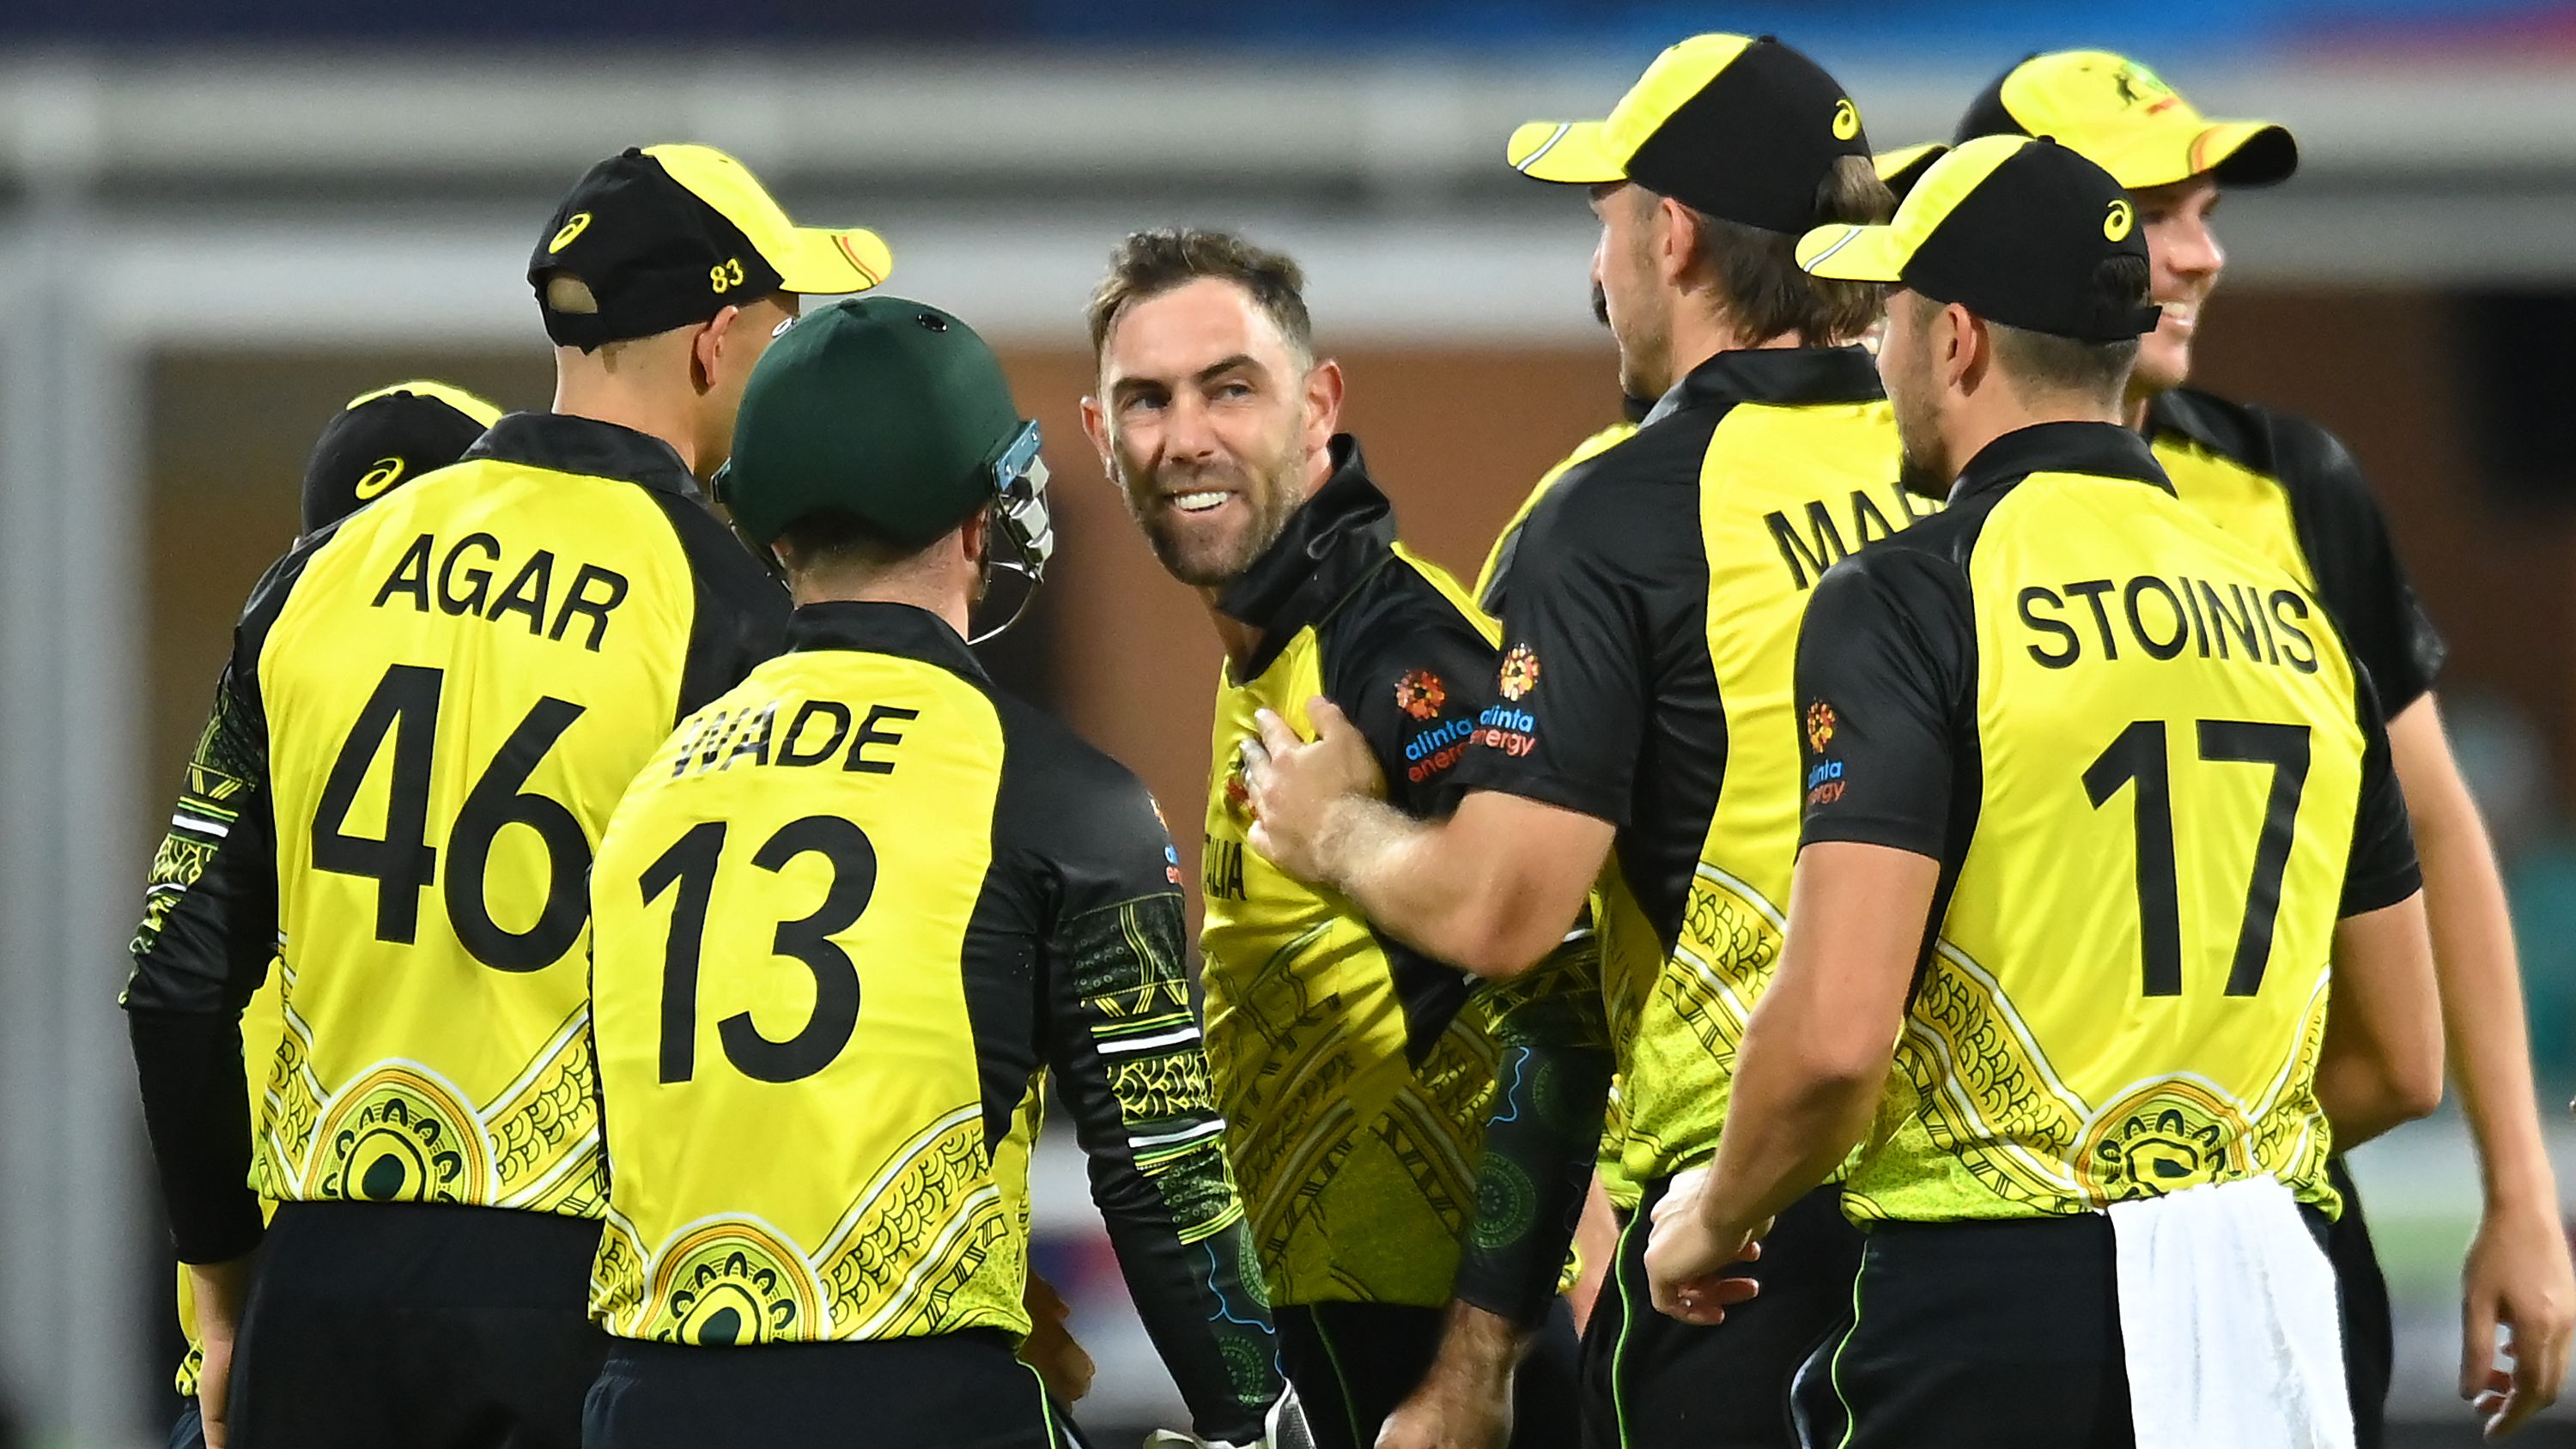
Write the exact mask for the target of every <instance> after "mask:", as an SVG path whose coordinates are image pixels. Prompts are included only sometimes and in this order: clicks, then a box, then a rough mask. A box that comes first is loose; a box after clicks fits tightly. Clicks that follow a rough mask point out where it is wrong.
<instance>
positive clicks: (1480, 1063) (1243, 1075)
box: [1199, 436, 1600, 1311]
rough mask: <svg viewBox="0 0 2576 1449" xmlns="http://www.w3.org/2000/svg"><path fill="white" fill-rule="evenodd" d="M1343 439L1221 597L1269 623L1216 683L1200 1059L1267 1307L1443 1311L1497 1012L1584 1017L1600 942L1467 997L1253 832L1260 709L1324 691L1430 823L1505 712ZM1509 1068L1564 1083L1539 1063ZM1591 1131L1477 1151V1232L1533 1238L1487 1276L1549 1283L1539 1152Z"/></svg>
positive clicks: (1550, 1185)
mask: <svg viewBox="0 0 2576 1449" xmlns="http://www.w3.org/2000/svg"><path fill="white" fill-rule="evenodd" d="M1332 446H1333V454H1334V464H1335V468H1334V472H1333V475H1332V477H1331V478H1330V479H1329V480H1328V481H1327V482H1326V483H1325V484H1324V485H1323V487H1321V488H1320V489H1318V490H1317V491H1316V493H1315V495H1314V496H1313V497H1312V498H1310V499H1308V500H1307V501H1306V503H1305V504H1304V505H1303V506H1302V507H1301V508H1300V509H1299V510H1298V512H1297V514H1296V515H1295V516H1294V517H1293V518H1292V519H1291V520H1290V521H1289V524H1288V527H1287V530H1286V532H1285V533H1283V534H1282V535H1281V537H1280V538H1279V539H1278V540H1277V541H1276V542H1275V543H1273V544H1272V546H1271V547H1270V549H1269V551H1268V552H1267V553H1265V554H1264V555H1263V556H1262V558H1261V559H1260V560H1259V561H1257V562H1256V563H1255V564H1254V565H1253V567H1252V568H1251V569H1249V570H1248V571H1246V573H1245V574H1244V576H1243V577H1242V578H1240V579H1238V580H1237V581H1236V582H1235V583H1234V584H1233V585H1232V586H1231V587H1229V588H1228V589H1227V591H1226V592H1225V594H1224V595H1223V597H1221V598H1220V599H1219V600H1218V607H1219V608H1220V609H1222V610H1223V611H1224V612H1225V613H1227V614H1228V615H1230V616H1231V617H1233V618H1236V619H1240V620H1242V621H1243V622H1245V623H1247V624H1250V625H1253V626H1255V627H1257V628H1259V629H1260V630H1261V631H1262V647H1261V649H1260V651H1259V652H1258V653H1257V654H1255V655H1254V656H1253V657H1252V658H1250V659H1248V660H1246V661H1245V662H1244V665H1243V668H1242V669H1241V671H1240V672H1239V674H1238V673H1237V672H1235V671H1231V670H1229V671H1228V674H1227V676H1226V677H1225V678H1224V679H1222V680H1220V684H1219V688H1218V692H1217V702H1216V725H1215V734H1214V738H1213V740H1212V742H1211V745H1210V753H1211V757H1212V758H1211V764H1210V769H1209V780H1208V807H1207V836H1206V847H1205V850H1204V853H1203V856H1202V861H1201V867H1202V868H1201V877H1200V885H1201V889H1202V891H1203V892H1204V896H1205V902H1206V907H1207V915H1206V925H1205V929H1204V931H1203V932H1202V934H1201V936H1200V942H1199V944H1200V947H1201V950H1202V952H1203V954H1204V956H1205V959H1206V970H1205V974H1204V977H1203V984H1204V986H1205V989H1206V1010H1207V1044H1208V1062H1209V1066H1210V1068H1211V1070H1212V1071H1213V1072H1214V1074H1215V1075H1214V1080H1215V1086H1216V1093H1217V1100H1218V1104H1219V1106H1220V1107H1222V1108H1223V1110H1224V1113H1225V1118H1226V1122H1227V1124H1228V1131H1227V1147H1228V1150H1229V1151H1230V1152H1231V1153H1232V1155H1233V1159H1234V1167H1235V1175H1236V1177H1237V1179H1238V1180H1239V1181H1241V1183H1242V1184H1243V1192H1244V1200H1245V1206H1246V1209H1247V1211H1248V1212H1249V1213H1250V1214H1251V1221H1252V1233H1253V1243H1254V1246H1255V1249H1256V1251H1257V1252H1258V1253H1259V1255H1260V1259H1261V1264H1262V1268H1263V1271H1264V1273H1265V1274H1266V1275H1267V1278H1268V1281H1269V1285H1270V1292H1271V1297H1272V1300H1273V1301H1274V1302H1278V1303H1282V1304H1310V1303H1320V1302H1331V1301H1360V1302H1379V1303H1393V1304H1403V1305H1409V1306H1413V1307H1421V1308H1436V1307H1439V1306H1441V1305H1443V1304H1445V1303H1446V1302H1447V1301H1448V1299H1449V1295H1450V1290H1451V1287H1452V1280H1453V1278H1454V1277H1455V1275H1456V1272H1457V1268H1458V1262H1459V1252H1460V1243H1461V1239H1462V1237H1464V1236H1465V1235H1466V1234H1467V1233H1468V1230H1469V1227H1470V1224H1471V1221H1473V1220H1474V1219H1476V1217H1477V1216H1478V1213H1477V1208H1478V1196H1479V1188H1478V1184H1479V1180H1480V1176H1481V1175H1482V1173H1483V1172H1484V1170H1485V1165H1484V1164H1482V1163H1481V1160H1480V1159H1481V1157H1482V1153H1481V1138H1482V1136H1483V1133H1484V1123H1485V1117H1486V1111H1487V1108H1488V1106H1489V1105H1490V1100H1491V1096H1492V1092H1493V1088H1494V1081H1495V1066H1496V1061H1497V1057H1498V1052H1499V1051H1500V1050H1501V1044H1499V1043H1498V1041H1497V1039H1496V1026H1497V1022H1498V1018H1518V1019H1520V1020H1521V1021H1522V1022H1523V1024H1528V1023H1530V1022H1532V1021H1534V1020H1536V1019H1540V1018H1544V1017H1546V1016H1547V1015H1548V1014H1549V1013H1553V1012H1561V1011H1565V1010H1569V1009H1570V1010H1572V1011H1574V1012H1575V1013H1577V1014H1578V1015H1579V1014H1581V1013H1583V1012H1585V1011H1586V1010H1588V1002H1587V1000H1586V998H1587V997H1589V996H1590V995H1591V994H1592V993H1593V992H1594V991H1596V990H1597V988H1596V987H1594V986H1593V985H1592V978H1591V976H1590V973H1589V969H1588V960H1579V961H1576V962H1574V964H1569V963H1568V960H1566V959H1558V958H1551V960H1550V961H1548V962H1545V963H1542V964H1541V965H1540V966H1539V967H1538V968H1536V969H1535V970H1534V971H1533V972H1532V973H1531V974H1530V976H1529V977H1528V978H1527V979H1525V980H1523V981H1518V982H1514V983H1512V984H1511V986H1510V987H1509V988H1506V989H1503V990H1489V991H1484V992H1472V991H1471V988H1472V987H1473V985H1474V979H1473V978H1472V977H1469V976H1468V975H1466V974H1465V973H1463V972H1460V971H1458V970H1456V969H1454V968H1452V967H1449V966H1447V965H1444V964H1442V963H1440V962H1437V961H1433V960H1431V959H1429V958H1427V957H1424V956H1422V955H1421V954H1419V953H1417V952H1415V951H1413V950H1411V949H1410V948H1408V947H1405V946H1403V945H1401V944H1399V943H1397V942H1395V941H1392V940H1390V939H1387V938H1385V937H1382V936H1380V935H1379V934H1378V933H1377V932H1376V931H1374V930H1373V929H1372V928H1371V927H1370V925H1369V923H1368V922H1367V921H1365V920H1363V919H1361V918H1360V917H1358V916H1356V915H1354V914H1352V913H1351V910H1350V907H1349V905H1348V903H1347V902H1343V901H1340V900H1338V899H1336V898H1333V897H1330V896H1327V895H1325V894H1321V893H1318V892H1316V891H1314V890H1311V889H1309V888H1307V887H1306V886H1304V885H1301V884H1299V883H1298V882H1297V881H1295V880H1293V879H1291V878H1290V877H1289V876H1287V875H1286V874H1284V873H1283V872H1281V871H1279V870H1278V869H1277V868H1275V867H1274V866H1272V864H1271V863H1270V862H1269V861H1268V860H1266V859H1264V858H1262V857H1261V856H1260V855H1259V854H1258V853H1256V852H1254V851H1252V850H1251V849H1249V848H1248V846H1247V845H1246V841H1245V837H1246V835H1247V833H1248V832H1249V831H1250V829H1251V826H1252V815H1251V812H1250V808H1249V806H1250V801H1249V797H1248V795H1247V794H1246V792H1245V788H1244V783H1243V777H1242V770H1243V747H1244V745H1245V744H1246V743H1248V742H1257V741H1258V740H1259V739H1260V731H1259V728H1258V726H1257V725H1256V723H1255V720H1254V715H1255V712H1256V711H1258V710H1261V709H1269V710H1272V711H1275V712H1276V713H1278V714H1279V715H1280V717H1281V718H1283V719H1286V720H1287V721H1289V722H1290V723H1291V725H1292V726H1294V727H1295V728H1297V729H1298V730H1300V731H1301V732H1311V726H1310V724H1309V722H1308V720H1307V716H1306V704H1307V701H1308V700H1310V699H1312V698H1314V697H1315V696H1317V695H1323V696H1325V697H1328V698H1330V699H1332V700H1333V701H1334V702H1335V703H1337V704H1339V705H1340V706H1341V707H1342V709H1343V710H1344V711H1345V712H1346V713H1347V714H1348V715H1349V716H1350V718H1351V720H1352V722H1353V723H1354V724H1355V725H1357V727H1358V728H1359V730H1360V732H1361V733H1362V734H1363V735H1364V736H1366V737H1367V739H1368V741H1369V743H1370V746H1371V748H1372V749H1373V751H1374V752H1375V753H1376V755H1377V757H1378V761H1379V764H1380V767H1381V768H1382V770H1383V771H1384V773H1385V775H1386V777H1387V790H1388V798H1389V799H1390V800H1391V801H1392V802H1393V803H1394V804H1395V805H1396V806H1397V807H1398V808H1401V809H1404V810H1406V811H1408V812H1410V813H1413V814H1416V815H1424V816H1429V815H1437V814H1441V813H1445V812H1446V811H1447V810H1449V809H1450V808H1452V807H1453V806H1454V805H1455V804H1456V803H1457V792H1456V790H1455V789H1454V788H1452V787H1451V785H1450V783H1449V782H1450V778H1451V776H1452V774H1453V773H1454V771H1455V769H1456V767H1457V763H1458V761H1459V759H1460V758H1461V757H1463V756H1464V755H1465V753H1466V751H1467V748H1468V744H1469V741H1470V739H1471V738H1473V737H1474V736H1475V735H1476V734H1478V733H1479V732H1480V731H1486V730H1498V729H1503V728H1507V727H1508V721H1506V720H1503V719H1502V718H1501V717H1500V715H1499V714H1498V713H1497V711H1496V709H1495V708H1494V707H1493V706H1494V696H1493V687H1492V678H1493V670H1494V644H1493V638H1492V635H1491V629H1492V625H1491V623H1490V621H1488V620H1486V619H1485V618H1484V616H1483V615H1481V614H1479V613H1478V612H1477V611H1476V609H1475V606H1474V605H1473V604H1471V603H1469V602H1468V601H1467V599H1466V597H1465V595H1464V594H1463V593H1462V592H1461V591H1460V590H1459V588H1458V586H1457V585H1456V583H1455V582H1454V581H1452V580H1451V579H1450V577H1449V576H1448V575H1447V574H1446V573H1444V572H1442V571H1441V570H1440V569H1438V568H1437V567H1435V566H1433V565H1431V564H1428V563H1425V562H1423V561H1422V560H1421V559H1418V558H1416V557H1415V556H1414V555H1413V554H1411V553H1410V552H1408V551H1406V550H1405V549H1403V548H1402V547H1401V546H1399V545H1398V544H1397V543H1396V541H1395V524H1394V520H1393V518H1392V517H1391V516H1390V513H1389V510H1388V507H1387V502H1386V498H1385V496H1384V495H1383V494H1381V493H1379V492H1378V490H1377V488H1376V486H1375V485H1374V484H1373V483H1371V482H1370V481H1369V478H1368V474H1367V470H1366V465H1365V464H1364V462H1363V461H1362V459H1361V457H1360V453H1359V448H1358V445H1357V443H1356V442H1355V441H1353V440H1352V439H1350V438H1349V437H1347V436H1345V437H1338V438H1335V439H1334V440H1333V445H1332ZM1238 681H1239V682H1238ZM1570 954H1571V955H1579V954H1580V953H1570ZM1507 1030H1509V1029H1507ZM1549 1034H1550V1035H1552V1036H1562V1037H1570V1038H1572V1039H1573V1041H1572V1044H1571V1045H1570V1046H1567V1047H1558V1046H1556V1045H1554V1044H1552V1043H1542V1044H1537V1045H1535V1046H1533V1047H1532V1049H1533V1050H1534V1051H1536V1052H1538V1053H1539V1054H1540V1055H1542V1056H1549V1055H1550V1054H1552V1053H1555V1052H1558V1051H1560V1050H1563V1051H1573V1052H1576V1053H1580V1052H1584V1051H1589V1052H1590V1053H1592V1054H1593V1056H1594V1057H1595V1058H1596V1059H1597V1058H1598V1056H1599V1055H1600V1042H1599V1034H1598V1032H1597V1031H1595V1032H1594V1033H1593V1034H1592V1036H1593V1039H1592V1040H1591V1041H1590V1042H1589V1043H1585V1042H1583V1041H1582V1040H1581V1036H1582V1032H1581V1028H1580V1027H1579V1026H1577V1027H1573V1028H1567V1027H1565V1026H1563V1025H1561V1024H1560V1025H1556V1026H1552V1027H1550V1029H1549ZM1521 1045H1530V1044H1529V1043H1521ZM1551 1060H1553V1058H1552V1057H1551ZM1523 1069H1524V1072H1528V1071H1532V1070H1535V1071H1537V1072H1538V1073H1539V1074H1540V1075H1545V1076H1550V1079H1551V1081H1553V1080H1555V1078H1554V1076H1553V1075H1552V1074H1553V1071H1554V1069H1553V1067H1552V1066H1545V1065H1542V1066H1539V1067H1531V1066H1530V1065H1529V1064H1526V1063H1524V1064H1523ZM1570 1085H1571V1084H1569V1086H1570ZM1576 1095H1578V1096H1579V1095H1580V1093H1579V1090H1578V1091H1577V1092H1576ZM1576 1115H1577V1116H1578V1117H1579V1116H1580V1113H1579V1112H1578V1113H1577V1114H1576ZM1536 1120H1537V1119H1536V1117H1535V1114H1533V1116H1532V1118H1531V1122H1532V1123H1533V1124H1535V1122H1536ZM1598 1131H1599V1128H1598V1126H1597V1124H1594V1125H1583V1123H1581V1122H1579V1121H1578V1123H1577V1124H1576V1125H1575V1126H1574V1128H1573V1129H1572V1136H1571V1137H1570V1138H1568V1137H1566V1136H1565V1135H1564V1134H1563V1133H1562V1132H1557V1133H1554V1134H1553V1135H1551V1134H1550V1133H1548V1132H1547V1131H1545V1130H1542V1132H1541V1133H1540V1138H1541V1145H1539V1146H1538V1147H1536V1148H1535V1151H1536V1152H1537V1154H1538V1158H1539V1160H1537V1161H1534V1162H1510V1161H1498V1162H1495V1163H1493V1164H1491V1166H1490V1170H1491V1173H1492V1177H1491V1180H1490V1184H1489V1187H1488V1189H1487V1195H1488V1196H1489V1199H1490V1201H1489V1203H1488V1206H1489V1207H1490V1208H1491V1210H1492V1213H1491V1221H1490V1222H1488V1223H1486V1224H1484V1225H1483V1227H1484V1234H1485V1236H1486V1237H1487V1238H1488V1239H1490V1240H1491V1242H1490V1246H1491V1248H1492V1249H1493V1250H1494V1251H1497V1252H1504V1251H1510V1250H1515V1249H1517V1250H1519V1251H1521V1252H1524V1253H1528V1254H1534V1255H1535V1256H1534V1257H1531V1258H1528V1259H1526V1260H1525V1261H1523V1262H1522V1264H1521V1267H1519V1268H1516V1269H1512V1270H1508V1271H1505V1272H1504V1273H1502V1274H1500V1275H1499V1276H1501V1277H1508V1278H1511V1279H1512V1280H1513V1281H1515V1282H1521V1281H1525V1280H1527V1279H1528V1278H1530V1277H1534V1278H1535V1281H1536V1282H1537V1283H1538V1284H1539V1285H1540V1287H1539V1289H1538V1294H1537V1296H1538V1298H1539V1299H1540V1300H1541V1301H1543V1300H1544V1297H1545V1294H1546V1290H1547V1288H1548V1287H1549V1286H1550V1285H1552V1284H1553V1281H1554V1279H1555V1276H1556V1270H1557V1268H1558V1267H1559V1266H1560V1265H1561V1264H1562V1262H1563V1260H1564V1251H1565V1249H1564V1244H1563V1242H1562V1241H1557V1242H1555V1243H1554V1246H1553V1248H1552V1250H1550V1249H1549V1248H1547V1247H1546V1246H1545V1242H1546V1240H1547V1239H1548V1238H1549V1237H1551V1236H1552V1234H1551V1233H1550V1232H1540V1231H1537V1229H1538V1228H1539V1227H1540V1225H1542V1224H1552V1223H1554V1222H1555V1221H1556V1220H1557V1219H1558V1218H1563V1217H1566V1216H1567V1213H1568V1209H1569V1207H1570V1208H1571V1209H1574V1210H1579V1207H1580V1197H1579V1194H1578V1193H1576V1192H1575V1191H1574V1190H1573V1189H1569V1188H1568V1187H1567V1186H1565V1185H1564V1184H1565V1179H1566V1176H1567V1171H1566V1168H1565V1165H1564V1163H1563V1162H1561V1161H1553V1160H1550V1159H1562V1158H1571V1159H1572V1160H1574V1161H1578V1162H1579V1161H1580V1160H1581V1159H1582V1158H1583V1157H1585V1156H1586V1155H1588V1154H1589V1152H1590V1150H1591V1141H1592V1139H1593V1137H1595V1136H1597V1134H1598ZM1507 1135H1509V1134H1507ZM1569 1196H1571V1197H1572V1198H1573V1201H1572V1203H1571V1204H1568V1203H1567V1202H1566V1201H1565V1199H1566V1198H1568V1197H1569ZM1569 1231H1570V1228H1569ZM1533 1242H1536V1243H1538V1244H1540V1246H1538V1247H1535V1248H1532V1247H1529V1246H1528V1245H1529V1244H1531V1243H1533ZM1517 1296H1518V1295H1514V1297H1515V1298H1517ZM1517 1309H1518V1304H1517V1303H1515V1305H1514V1311H1517Z"/></svg>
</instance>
